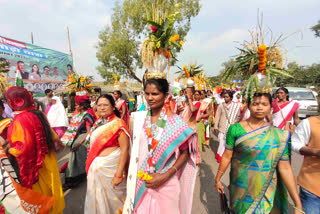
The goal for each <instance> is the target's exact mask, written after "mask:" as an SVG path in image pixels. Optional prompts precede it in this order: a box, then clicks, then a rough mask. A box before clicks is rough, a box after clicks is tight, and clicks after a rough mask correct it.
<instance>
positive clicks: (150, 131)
mask: <svg viewBox="0 0 320 214" xmlns="http://www.w3.org/2000/svg"><path fill="white" fill-rule="evenodd" d="M167 113H168V110H167V108H166V107H163V108H162V110H161V113H160V116H159V119H158V121H157V124H156V125H152V124H151V110H150V109H149V111H148V113H147V117H146V132H147V136H148V169H147V171H148V173H143V171H141V170H140V171H139V172H138V175H137V176H138V178H142V179H143V180H150V179H152V177H151V176H150V175H148V174H152V173H155V172H156V171H157V169H156V167H155V161H154V160H153V155H154V151H155V149H156V148H157V146H158V144H159V141H160V138H161V136H162V134H163V131H164V127H165V125H166V123H167V119H168V115H167Z"/></svg>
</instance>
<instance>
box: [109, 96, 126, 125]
mask: <svg viewBox="0 0 320 214" xmlns="http://www.w3.org/2000/svg"><path fill="white" fill-rule="evenodd" d="M121 97H122V93H121V91H118V90H115V91H114V92H113V98H114V100H115V102H116V108H117V109H118V111H119V112H120V119H122V120H124V122H125V123H126V124H127V126H128V127H129V124H130V114H129V109H128V105H127V103H126V101H125V100H124V99H121Z"/></svg>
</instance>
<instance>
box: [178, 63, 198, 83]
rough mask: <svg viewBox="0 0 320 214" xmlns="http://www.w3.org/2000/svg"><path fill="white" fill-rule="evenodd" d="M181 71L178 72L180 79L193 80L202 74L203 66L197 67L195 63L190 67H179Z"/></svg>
mask: <svg viewBox="0 0 320 214" xmlns="http://www.w3.org/2000/svg"><path fill="white" fill-rule="evenodd" d="M177 67H178V68H179V69H180V70H179V71H177V72H176V74H179V77H178V78H179V79H183V78H192V79H194V78H195V77H198V76H199V75H200V73H201V72H203V69H202V65H196V64H195V63H193V64H190V65H189V66H187V65H184V66H183V67H182V68H180V67H179V66H177Z"/></svg>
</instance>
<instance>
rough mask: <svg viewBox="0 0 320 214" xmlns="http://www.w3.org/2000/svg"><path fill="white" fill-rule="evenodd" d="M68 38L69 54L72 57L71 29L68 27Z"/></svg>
mask: <svg viewBox="0 0 320 214" xmlns="http://www.w3.org/2000/svg"><path fill="white" fill-rule="evenodd" d="M67 37H68V44H69V54H70V55H71V56H72V51H71V42H70V34H69V27H68V26H67Z"/></svg>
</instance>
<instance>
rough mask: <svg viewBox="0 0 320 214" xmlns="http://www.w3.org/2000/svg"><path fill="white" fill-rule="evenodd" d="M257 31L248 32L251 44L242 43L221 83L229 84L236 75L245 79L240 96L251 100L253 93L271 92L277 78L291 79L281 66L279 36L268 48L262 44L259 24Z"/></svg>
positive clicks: (261, 32)
mask: <svg viewBox="0 0 320 214" xmlns="http://www.w3.org/2000/svg"><path fill="white" fill-rule="evenodd" d="M258 29H259V31H249V32H250V35H251V39H252V41H251V42H248V41H244V43H243V44H242V47H241V48H238V49H239V50H240V54H239V55H238V56H237V57H236V58H235V63H234V64H233V65H232V66H230V67H228V68H227V69H226V71H225V72H224V73H223V76H222V81H224V82H230V81H231V80H232V78H233V77H234V76H235V75H236V74H240V75H242V76H243V77H245V78H246V79H247V82H246V85H245V86H244V88H243V90H242V92H241V94H242V95H244V96H245V98H246V99H248V98H252V97H253V96H254V94H255V93H270V92H272V83H273V82H274V81H275V79H276V78H277V77H279V76H286V77H292V76H291V75H290V74H289V73H288V72H287V71H286V70H285V69H284V65H283V57H282V53H281V51H280V50H281V49H280V47H279V41H280V39H281V36H280V37H279V38H278V39H277V40H276V41H271V42H270V46H268V47H267V46H266V45H265V43H264V35H263V31H262V27H261V24H260V23H259V28H258Z"/></svg>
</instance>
